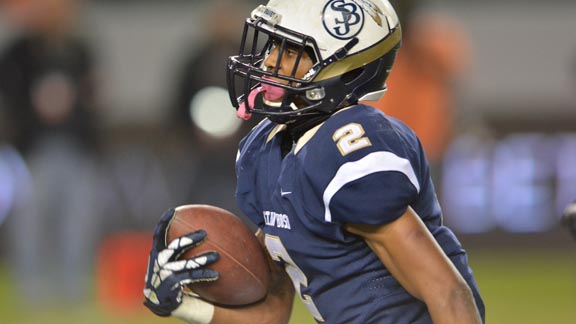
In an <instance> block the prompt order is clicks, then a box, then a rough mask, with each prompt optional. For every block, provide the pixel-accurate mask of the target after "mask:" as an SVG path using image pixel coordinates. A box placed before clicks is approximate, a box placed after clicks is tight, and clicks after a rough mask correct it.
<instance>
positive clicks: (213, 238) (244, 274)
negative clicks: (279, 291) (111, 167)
mask: <svg viewBox="0 0 576 324" xmlns="http://www.w3.org/2000/svg"><path fill="white" fill-rule="evenodd" d="M199 229H203V230H205V231H206V234H207V235H206V239H205V240H204V242H202V243H200V244H199V245H197V246H195V247H194V248H192V249H191V250H189V251H187V252H186V253H184V254H183V255H182V256H180V259H186V258H191V257H193V256H196V255H198V254H200V253H202V252H207V251H216V252H218V253H219V254H220V259H219V260H218V261H216V262H215V263H214V264H211V265H209V266H208V267H209V268H211V269H214V270H216V271H218V272H219V274H220V277H219V278H218V280H216V281H213V282H200V283H194V284H190V285H189V286H188V288H189V289H191V290H192V291H193V292H194V293H196V294H198V295H199V296H200V297H202V298H204V299H205V300H207V301H210V302H212V303H215V304H219V305H227V306H240V305H248V304H252V303H255V302H257V301H259V300H261V299H263V298H264V297H265V296H266V293H267V292H268V285H269V283H270V268H269V265H268V260H267V257H266V255H265V251H264V248H263V246H262V245H261V244H260V242H259V241H258V239H257V238H256V236H255V235H254V233H252V231H251V230H250V229H249V228H248V227H247V226H246V225H245V224H244V222H243V221H242V220H241V219H240V218H239V217H237V216H236V215H234V214H232V213H231V212H229V211H227V210H225V209H222V208H219V207H215V206H211V205H184V206H180V207H177V208H176V211H175V213H174V216H173V219H172V222H171V223H170V225H169V227H168V231H167V241H168V242H171V241H172V240H174V239H175V238H178V237H180V236H183V235H186V234H189V233H191V232H194V231H196V230H199Z"/></svg>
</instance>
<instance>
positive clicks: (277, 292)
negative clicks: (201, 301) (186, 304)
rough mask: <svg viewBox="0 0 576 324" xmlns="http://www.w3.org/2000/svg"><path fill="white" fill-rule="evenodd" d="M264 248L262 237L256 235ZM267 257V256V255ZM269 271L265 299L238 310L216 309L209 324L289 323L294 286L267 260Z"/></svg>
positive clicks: (282, 270) (283, 273)
mask: <svg viewBox="0 0 576 324" xmlns="http://www.w3.org/2000/svg"><path fill="white" fill-rule="evenodd" d="M256 235H257V236H258V239H259V240H260V242H261V243H262V246H264V235H263V234H262V232H261V231H260V230H258V232H257V233H256ZM267 255H268V254H267ZM268 260H269V264H270V271H271V279H272V280H271V285H270V290H269V292H268V295H267V296H266V298H265V299H264V300H263V301H261V302H259V303H256V304H254V305H250V306H245V307H240V308H221V307H216V309H215V312H214V319H213V321H212V323H211V324H229V323H237V324H283V323H288V322H289V321H290V315H291V314H292V303H293V301H294V286H293V285H292V282H291V281H290V278H289V277H288V275H287V274H286V272H285V271H284V269H282V268H280V267H279V266H278V265H276V264H275V263H274V262H273V261H272V259H270V258H268Z"/></svg>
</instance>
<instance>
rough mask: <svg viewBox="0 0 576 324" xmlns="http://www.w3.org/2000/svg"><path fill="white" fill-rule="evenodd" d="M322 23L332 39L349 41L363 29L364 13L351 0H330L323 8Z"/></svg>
mask: <svg viewBox="0 0 576 324" xmlns="http://www.w3.org/2000/svg"><path fill="white" fill-rule="evenodd" d="M322 21H323V23H324V28H325V29H326V31H327V32H328V33H329V34H330V35H332V37H335V38H337V39H342V40H346V39H351V38H353V37H354V36H356V35H358V33H360V31H361V30H362V27H364V11H363V10H362V8H361V7H360V6H359V5H358V4H357V3H356V2H355V1H353V0H330V1H328V2H327V3H326V5H325V6H324V10H323V12H322Z"/></svg>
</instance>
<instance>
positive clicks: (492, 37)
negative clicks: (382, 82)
mask: <svg viewBox="0 0 576 324" xmlns="http://www.w3.org/2000/svg"><path fill="white" fill-rule="evenodd" d="M392 2H393V3H394V4H395V5H396V7H397V9H398V12H399V14H400V16H401V21H402V22H403V31H404V43H403V47H402V49H401V50H400V52H399V56H398V60H397V63H396V65H395V67H394V70H393V72H392V75H391V77H390V79H389V82H388V86H389V92H388V93H387V94H386V96H385V97H384V98H383V99H382V100H381V101H380V102H378V103H376V104H375V105H376V106H377V107H378V108H379V109H381V110H383V111H384V112H385V113H387V114H390V115H392V116H395V117H398V118H400V119H402V120H404V121H405V122H406V123H408V124H409V125H410V126H411V127H412V128H414V129H415V130H416V132H417V133H418V134H419V136H420V138H421V139H422V142H423V144H424V146H425V149H426V151H427V154H428V156H429V158H430V162H431V165H432V170H433V177H434V180H435V183H436V186H437V189H438V194H439V198H440V200H441V202H442V205H443V209H444V214H445V223H446V224H447V225H449V226H450V227H451V228H453V229H454V231H455V232H456V233H457V234H458V236H459V237H460V239H461V241H462V242H463V244H464V246H465V247H466V248H467V249H468V250H469V252H470V261H471V264H472V267H473V269H474V271H475V273H476V276H477V281H478V283H479V286H480V289H481V291H482V293H483V295H484V299H485V302H486V305H487V320H488V322H489V323H573V322H574V319H575V318H576V259H575V248H576V241H575V240H573V239H572V238H571V237H570V235H569V233H568V231H567V230H565V229H563V228H561V227H560V225H559V224H558V223H559V222H558V221H559V217H560V215H561V213H562V210H563V209H564V207H565V206H566V205H567V204H568V203H569V202H570V201H571V200H573V199H575V198H576V37H574V35H575V31H576V3H575V2H574V1H569V0H550V1H545V2H542V1H535V0H525V1H518V0H509V1H506V3H505V4H504V3H502V1H495V0H486V1H482V2H478V1H471V0H459V1H456V0H443V1H442V0H429V1H426V0H403V1H401V0H396V1H392ZM257 4H260V2H259V1H254V0H244V1H241V0H236V1H232V0H213V1H205V0H186V1H185V0H164V1H150V0H0V323H10V324H12V323H14V324H27V323H36V322H40V321H41V322H42V323H77V322H81V323H140V324H142V323H145V324H146V323H162V322H164V323H166V322H171V321H172V320H167V319H160V318H155V317H154V316H153V315H152V314H151V313H149V312H148V311H147V310H145V309H144V308H143V307H142V306H141V302H142V296H141V290H142V286H143V278H144V273H145V269H144V268H145V263H146V258H147V254H148V250H149V247H150V243H151V242H150V237H151V231H152V229H153V227H154V224H155V223H156V221H157V219H158V218H159V217H160V215H161V214H162V212H163V211H164V210H166V209H167V208H169V207H171V206H176V205H182V204H189V203H208V204H214V205H218V206H221V207H224V208H227V209H229V210H231V211H233V212H235V213H237V214H240V212H239V210H238V209H237V207H236V206H235V204H234V197H233V193H234V185H235V178H234V157H235V155H236V144H237V142H238V141H239V139H240V138H241V137H242V136H243V135H244V134H246V132H247V131H248V130H249V129H250V128H251V127H253V126H254V124H255V123H256V122H257V121H258V120H251V121H250V122H240V120H239V119H237V118H236V116H235V113H234V111H233V110H232V108H231V105H230V103H229V99H228V97H227V92H226V90H225V68H226V65H225V60H226V58H227V56H229V55H231V54H235V53H236V51H237V48H238V42H239V41H240V37H241V30H242V29H241V28H242V24H243V19H244V18H245V17H247V15H248V14H249V12H250V10H251V9H252V8H253V7H255V6H256V5H257ZM172 322H176V321H172ZM292 323H294V324H301V323H312V320H311V317H309V316H308V315H307V314H306V313H305V311H304V308H303V307H301V305H300V304H299V303H297V306H296V309H295V313H294V316H293V320H292Z"/></svg>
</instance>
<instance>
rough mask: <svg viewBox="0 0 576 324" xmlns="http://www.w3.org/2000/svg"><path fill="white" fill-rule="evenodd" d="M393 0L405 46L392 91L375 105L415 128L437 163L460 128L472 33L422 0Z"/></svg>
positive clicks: (390, 81)
mask: <svg viewBox="0 0 576 324" xmlns="http://www.w3.org/2000/svg"><path fill="white" fill-rule="evenodd" d="M391 3H392V5H393V6H394V7H395V8H397V12H398V15H399V17H400V22H401V24H402V33H403V36H402V48H400V50H399V52H398V57H397V59H396V60H397V61H396V63H395V65H394V70H393V72H392V73H391V74H390V78H388V81H387V85H388V88H389V91H388V92H387V93H386V94H385V95H384V96H383V97H382V99H381V100H380V101H379V102H377V103H376V104H375V106H376V107H378V108H379V109H381V110H382V111H384V112H385V113H386V114H387V115H390V116H393V117H396V118H398V119H400V120H402V121H404V122H405V123H407V124H408V125H409V126H410V127H411V128H412V129H414V131H415V132H416V133H417V134H418V136H419V137H420V139H421V141H422V144H423V146H424V149H425V150H426V155H427V156H428V158H429V159H430V163H431V166H432V167H433V168H437V167H438V164H439V163H440V162H441V161H440V160H441V159H442V156H443V154H444V151H445V149H446V147H447V146H448V145H449V144H450V141H451V139H452V136H453V131H454V129H455V124H454V123H455V119H456V114H457V111H456V110H457V107H456V106H457V96H458V92H457V90H458V89H457V88H458V82H459V81H462V79H463V77H464V76H465V73H466V72H467V69H468V68H469V64H470V55H471V53H470V46H469V42H468V35H467V34H465V33H464V31H463V30H464V29H463V27H462V26H461V25H460V24H459V23H458V22H457V21H455V20H454V19H452V18H450V17H446V16H442V15H437V14H430V13H426V11H425V10H420V9H421V7H422V6H423V4H424V3H425V1H423V0H391ZM436 171H437V169H436Z"/></svg>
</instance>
